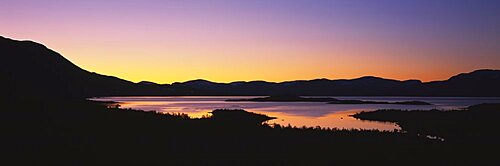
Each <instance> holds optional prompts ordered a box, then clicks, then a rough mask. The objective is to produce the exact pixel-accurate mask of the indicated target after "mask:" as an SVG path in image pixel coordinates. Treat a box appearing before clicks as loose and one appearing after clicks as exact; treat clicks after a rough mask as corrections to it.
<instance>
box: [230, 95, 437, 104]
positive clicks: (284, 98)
mask: <svg viewBox="0 0 500 166" xmlns="http://www.w3.org/2000/svg"><path fill="white" fill-rule="evenodd" d="M226 101H254V102H328V104H399V105H431V104H430V103H427V102H423V101H401V102H386V101H365V100H340V99H336V98H332V97H301V96H293V95H279V96H268V97H257V98H250V99H228V100H226Z"/></svg>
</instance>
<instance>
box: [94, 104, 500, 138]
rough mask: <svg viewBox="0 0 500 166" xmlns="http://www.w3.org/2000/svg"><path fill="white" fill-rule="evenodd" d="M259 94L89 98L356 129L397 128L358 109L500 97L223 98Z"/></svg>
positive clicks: (192, 113) (158, 108)
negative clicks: (357, 115)
mask: <svg viewBox="0 0 500 166" xmlns="http://www.w3.org/2000/svg"><path fill="white" fill-rule="evenodd" d="M254 97H258V96H251V97H249V96H245V97H242V96H224V97H214V96H189V97H184V96H183V97H105V98H92V99H91V100H97V101H115V102H120V105H121V106H122V108H132V109H140V110H145V111H157V112H176V113H186V114H188V115H189V116H191V117H201V116H203V115H209V114H210V113H209V112H210V111H212V110H214V109H217V108H241V109H245V110H247V111H251V112H256V113H262V114H266V115H268V116H273V117H277V119H275V120H272V121H269V123H270V124H272V123H277V124H281V125H288V124H290V125H292V126H321V127H331V128H333V127H336V128H347V129H350V128H358V129H379V130H394V129H399V127H398V126H397V125H396V124H393V123H382V122H370V121H361V120H356V119H354V118H352V117H350V116H349V115H352V114H354V113H356V112H360V111H372V110H376V109H384V108H393V109H419V110H429V109H433V108H436V109H453V108H464V107H467V106H470V105H474V104H480V103H493V102H496V103H500V98H476V97H335V96H332V97H334V98H338V99H358V100H371V101H410V100H418V101H425V102H428V103H432V104H434V105H430V106H408V105H385V104H384V105H381V104H366V105H360V104H357V105H350V104H346V105H335V104H325V103H315V102H226V101H224V100H226V99H234V98H254Z"/></svg>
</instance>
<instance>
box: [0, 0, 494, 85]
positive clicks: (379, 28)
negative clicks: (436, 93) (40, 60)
mask: <svg viewBox="0 0 500 166" xmlns="http://www.w3.org/2000/svg"><path fill="white" fill-rule="evenodd" d="M0 35H2V36H5V37H9V38H13V39H29V40H34V41H37V42H40V43H43V44H45V45H46V46H47V47H49V48H51V49H54V50H55V51H57V52H59V53H61V54H62V55H64V56H65V57H66V58H68V59H69V60H71V61H72V62H73V63H75V64H77V65H78V66H80V67H82V68H84V69H86V70H89V71H94V72H98V73H101V74H106V75H114V76H118V77H120V78H124V79H127V80H131V81H134V82H137V81H141V80H148V81H154V82H158V83H172V82H178V81H186V80H192V79H208V80H212V81H217V82H231V81H239V80H267V81H285V80H296V79H314V78H330V79H337V78H355V77H360V76H365V75H374V76H380V77H386V78H394V79H401V80H405V79H421V80H423V81H429V80H441V79H447V78H448V77H450V76H451V75H454V74H457V73H460V72H469V71H472V70H475V69H480V68H494V69H499V68H500V1H498V0H497V1H495V0H493V1H481V0H467V1H466V0H415V1H404V0H328V1H327V0H324V1H323V0H314V1H310V0H248V1H238V0H225V1H222V0H203V1H202V0H182V1H168V2H162V1H160V0H106V1H104V0H78V1H75V0H0Z"/></svg>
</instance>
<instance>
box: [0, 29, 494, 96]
mask: <svg viewBox="0 0 500 166" xmlns="http://www.w3.org/2000/svg"><path fill="white" fill-rule="evenodd" d="M0 53H1V56H2V57H1V58H2V62H1V64H0V76H1V77H0V82H1V83H2V85H0V90H2V91H3V92H4V95H3V96H2V97H7V98H26V97H41V98H86V97H99V96H134V95H154V96H157V95H253V96H255V95H262V96H270V95H303V96H325V95H327V96H500V86H498V85H500V70H476V71H473V72H470V73H462V74H458V75H456V76H453V77H451V78H450V79H448V80H443V81H432V82H422V81H419V80H406V81H399V80H393V79H385V78H379V77H373V76H366V77H361V78H357V79H338V80H329V79H315V80H298V81H286V82H279V83H275V82H266V81H249V82H246V81H238V82H232V83H216V82H211V81H207V80H201V79H199V80H192V81H187V82H182V83H179V82H176V83H173V84H157V83H154V82H149V81H142V82H139V83H133V82H130V81H127V80H123V79H120V78H117V77H113V76H105V75H101V74H97V73H94V72H89V71H86V70H84V69H82V68H80V67H78V66H76V65H75V64H73V63H72V62H70V61H69V60H67V59H65V58H64V57H63V56H62V55H60V54H59V53H57V52H55V51H52V50H50V49H48V48H47V47H45V46H43V45H42V44H38V43H35V42H32V41H17V40H12V39H8V38H4V37H0Z"/></svg>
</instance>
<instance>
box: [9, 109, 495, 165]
mask: <svg viewBox="0 0 500 166" xmlns="http://www.w3.org/2000/svg"><path fill="white" fill-rule="evenodd" d="M2 102H3V101H2ZM106 104H107V103H99V102H89V101H77V100H76V101H64V102H47V101H35V100H33V101H11V102H6V103H1V105H2V110H1V112H0V122H1V126H3V127H6V128H5V129H4V130H2V134H3V136H2V141H1V142H0V143H2V144H3V145H2V151H4V152H6V153H3V154H5V155H3V157H4V158H5V160H4V162H7V161H12V162H15V163H17V164H18V165H72V164H74V163H78V165H110V164H111V165H123V164H125V165H336V164H341V165H364V164H372V165H373V164H376V165H378V164H384V165H400V164H399V163H404V165H470V164H480V165H484V164H494V163H495V162H496V161H497V160H495V158H493V157H495V155H496V154H495V153H489V151H488V149H490V150H492V149H491V148H493V149H494V147H495V145H496V144H497V139H495V138H497V137H490V136H492V135H493V136H494V135H495V134H498V130H486V129H481V128H476V127H475V126H481V127H484V126H483V125H485V123H491V124H492V125H496V124H497V123H498V122H495V121H493V122H490V121H487V120H490V119H493V117H498V116H493V115H497V114H493V113H494V111H484V112H481V113H480V114H481V116H475V118H479V119H477V121H479V122H481V120H485V121H483V122H482V123H481V124H476V125H475V124H473V123H472V124H471V123H467V124H471V125H473V126H474V127H470V126H466V125H461V126H460V127H463V128H459V127H457V128H447V127H439V126H438V125H436V124H437V123H438V122H435V123H433V124H427V123H428V122H429V121H428V120H425V119H420V120H423V121H422V122H421V123H418V124H424V128H425V126H431V125H436V126H434V127H436V128H437V129H435V130H439V133H454V132H456V131H457V130H458V131H460V130H464V132H463V133H464V135H465V136H467V134H471V135H475V136H477V137H476V138H475V139H473V140H470V139H463V138H462V137H461V136H462V135H457V136H455V137H453V138H456V139H459V140H461V141H459V142H458V141H449V140H452V139H451V138H452V137H449V136H448V135H439V136H443V137H444V138H445V139H446V141H444V142H443V141H438V140H432V139H428V138H425V137H422V136H419V135H417V134H415V133H414V132H413V130H412V129H411V128H407V127H406V126H405V125H404V124H403V129H404V130H405V131H406V130H408V132H382V131H375V130H343V129H328V128H320V127H292V126H280V125H274V126H273V125H267V124H263V123H262V122H265V121H267V120H269V119H272V117H267V116H265V115H260V114H254V113H249V112H246V111H244V110H214V111H213V115H212V116H207V117H204V118H199V119H196V118H195V119H193V118H190V117H189V116H187V115H186V114H161V113H155V112H143V111H139V110H131V109H120V108H117V107H110V106H109V105H106ZM471 108H472V107H471ZM495 111H497V112H498V110H495ZM436 118H437V119H441V120H443V119H448V118H449V117H448V116H443V117H441V118H439V117H438V116H436ZM446 122H447V123H452V124H458V123H461V121H458V122H453V120H452V119H450V120H446ZM474 122H476V121H474ZM398 123H399V122H398ZM415 123H417V122H415ZM497 126H498V125H497ZM417 127H422V126H420V125H418V126H417ZM492 128H493V127H489V128H488V129H492ZM476 129H477V130H476ZM448 130H450V131H448ZM468 132H470V133H468ZM430 134H434V133H430ZM465 138H469V136H467V137H465ZM469 152H474V153H469ZM490 157H491V158H490ZM360 158H362V159H360Z"/></svg>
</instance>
